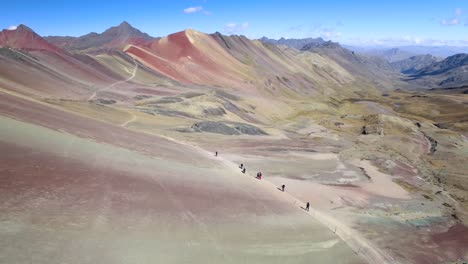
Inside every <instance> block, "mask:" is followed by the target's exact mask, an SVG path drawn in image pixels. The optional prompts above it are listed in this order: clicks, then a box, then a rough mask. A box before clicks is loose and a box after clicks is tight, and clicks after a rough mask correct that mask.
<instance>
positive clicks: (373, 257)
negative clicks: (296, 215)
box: [162, 136, 398, 263]
mask: <svg viewBox="0 0 468 264" xmlns="http://www.w3.org/2000/svg"><path fill="white" fill-rule="evenodd" d="M162 137H163V138H166V139H168V140H171V141H174V142H176V143H179V144H182V145H185V146H188V147H190V148H193V149H194V150H196V151H197V152H199V153H200V154H202V155H204V156H206V157H209V158H211V159H214V160H218V161H220V162H221V163H222V164H223V165H224V166H226V167H227V168H230V169H234V170H236V171H239V173H240V169H239V167H238V164H236V163H234V162H232V161H230V160H228V159H225V158H223V156H222V153H220V154H219V155H218V156H214V153H212V152H209V151H207V150H205V149H203V148H201V147H198V146H195V145H192V144H188V143H186V142H182V141H179V140H177V139H174V138H171V137H167V136H162ZM245 176H248V178H250V179H251V180H253V181H258V180H257V179H255V177H254V176H252V175H251V174H250V173H249V172H246V173H245ZM262 182H263V183H265V185H268V187H267V188H269V189H270V191H271V192H272V194H278V189H277V187H278V186H276V185H275V184H273V183H271V182H269V181H267V180H263V181H262ZM281 194H282V197H283V198H284V199H285V200H287V201H288V202H289V203H291V204H292V205H293V206H295V207H296V208H297V209H298V210H301V212H304V213H307V214H308V215H310V216H312V217H314V218H315V219H316V220H317V221H319V222H320V223H322V224H323V225H325V226H326V227H328V228H329V229H330V230H331V231H332V232H334V233H335V234H336V235H337V236H338V237H340V238H341V239H342V240H343V241H344V242H345V243H346V244H347V245H348V246H349V247H350V248H351V249H352V250H353V251H354V252H355V253H356V254H358V255H360V256H362V257H363V258H364V259H365V260H366V261H367V262H369V263H398V262H397V261H396V260H395V259H394V258H393V257H391V256H390V255H388V254H387V253H385V252H383V251H382V250H380V249H379V248H378V247H377V246H375V245H373V244H372V243H371V242H370V241H369V240H367V239H366V238H365V237H363V236H361V235H360V234H359V233H358V232H356V231H355V230H353V229H352V228H351V227H349V226H347V225H346V224H344V223H342V222H340V221H338V220H336V219H334V218H333V217H331V216H329V215H327V214H326V213H325V212H322V211H319V210H314V209H313V208H312V210H311V211H305V210H303V209H302V208H301V206H304V205H305V202H304V201H301V200H299V199H297V198H296V197H294V196H293V195H291V194H290V193H287V192H285V193H281Z"/></svg>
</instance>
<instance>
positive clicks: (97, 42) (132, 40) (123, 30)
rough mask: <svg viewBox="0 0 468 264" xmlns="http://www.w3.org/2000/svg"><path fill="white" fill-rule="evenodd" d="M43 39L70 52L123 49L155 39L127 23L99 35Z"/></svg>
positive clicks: (90, 34)
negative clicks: (128, 45)
mask: <svg viewBox="0 0 468 264" xmlns="http://www.w3.org/2000/svg"><path fill="white" fill-rule="evenodd" d="M45 39H46V40H47V41H48V42H50V43H53V44H55V45H57V46H59V47H63V48H65V49H70V50H89V49H103V48H123V47H124V46H125V45H126V44H142V43H149V42H151V41H153V40H154V39H155V38H153V37H151V36H149V35H148V34H146V33H143V32H141V31H140V30H138V29H136V28H134V27H132V26H131V25H130V24H129V23H128V22H125V21H124V22H122V23H121V24H120V25H118V26H116V27H111V28H109V29H107V30H106V31H104V32H103V33H101V34H98V33H95V32H92V33H89V34H86V35H84V36H81V37H60V36H49V37H45Z"/></svg>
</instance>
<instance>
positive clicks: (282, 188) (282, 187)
mask: <svg viewBox="0 0 468 264" xmlns="http://www.w3.org/2000/svg"><path fill="white" fill-rule="evenodd" d="M285 187H286V185H284V184H283V185H281V191H283V192H284V188H285Z"/></svg>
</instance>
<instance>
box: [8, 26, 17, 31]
mask: <svg viewBox="0 0 468 264" xmlns="http://www.w3.org/2000/svg"><path fill="white" fill-rule="evenodd" d="M17 28H18V26H10V27H8V28H7V29H8V30H16V29H17Z"/></svg>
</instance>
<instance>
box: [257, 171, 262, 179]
mask: <svg viewBox="0 0 468 264" xmlns="http://www.w3.org/2000/svg"><path fill="white" fill-rule="evenodd" d="M257 179H259V180H261V179H262V173H261V172H257Z"/></svg>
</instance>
